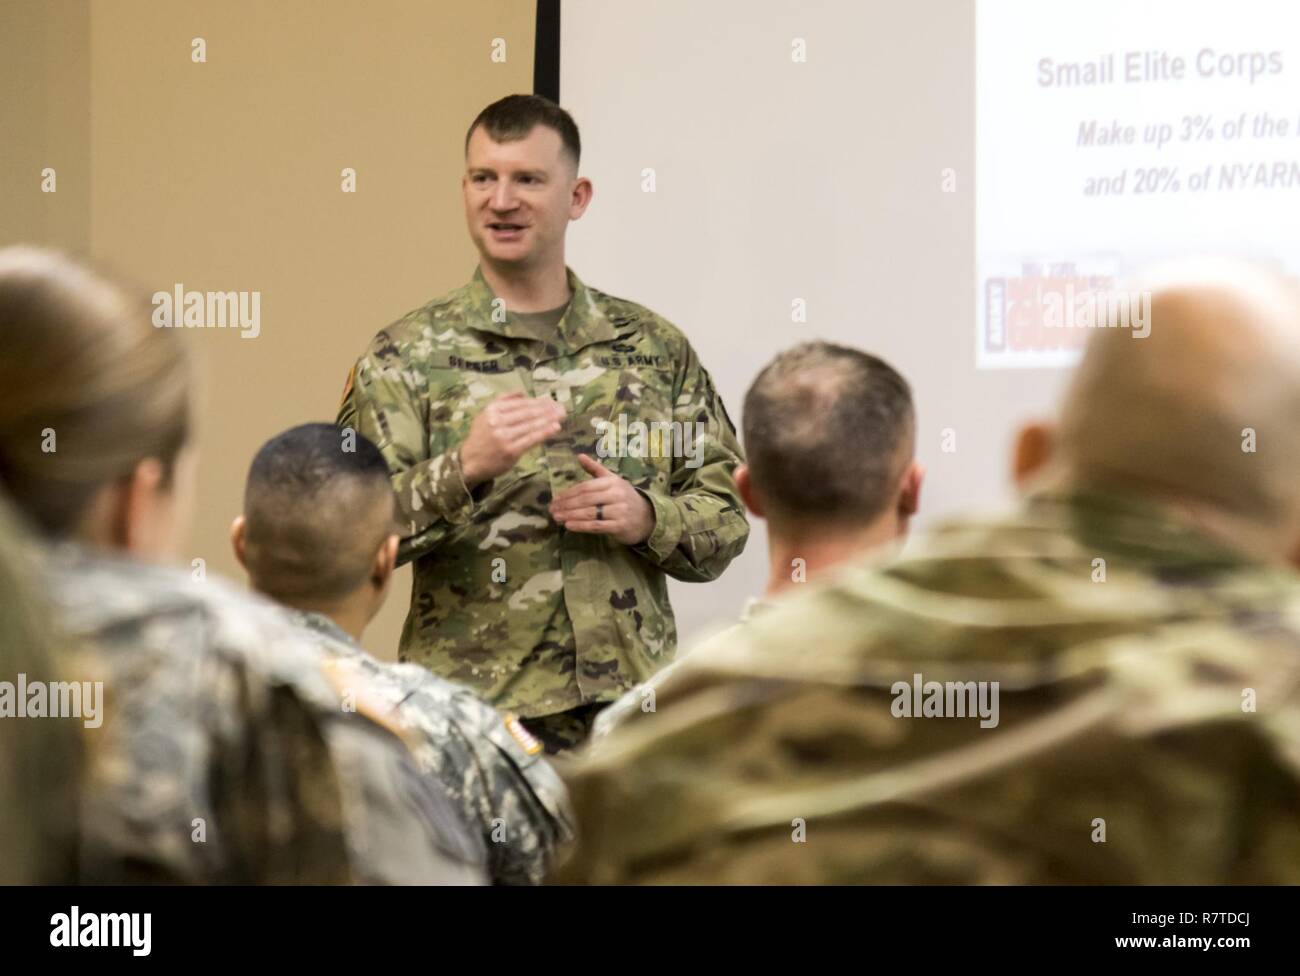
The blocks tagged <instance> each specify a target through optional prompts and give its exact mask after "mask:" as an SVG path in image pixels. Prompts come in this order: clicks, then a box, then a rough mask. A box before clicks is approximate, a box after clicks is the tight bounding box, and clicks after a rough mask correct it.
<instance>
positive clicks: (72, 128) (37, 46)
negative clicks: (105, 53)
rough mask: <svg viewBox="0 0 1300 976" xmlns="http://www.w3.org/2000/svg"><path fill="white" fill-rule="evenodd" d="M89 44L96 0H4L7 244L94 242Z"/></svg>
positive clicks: (2, 213)
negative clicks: (46, 184) (48, 185)
mask: <svg viewBox="0 0 1300 976" xmlns="http://www.w3.org/2000/svg"><path fill="white" fill-rule="evenodd" d="M89 49H90V4H89V2H88V0H64V2H59V3H48V2H43V0H0V244H12V243H15V242H17V241H27V242H31V243H38V244H51V245H58V246H60V247H63V248H65V249H67V250H70V251H74V252H76V253H77V254H80V255H85V254H86V253H87V252H88V250H89V247H90V57H89ZM46 168H50V169H53V170H54V186H53V190H54V192H52V193H47V192H43V191H42V176H41V173H42V171H43V170H44V169H46Z"/></svg>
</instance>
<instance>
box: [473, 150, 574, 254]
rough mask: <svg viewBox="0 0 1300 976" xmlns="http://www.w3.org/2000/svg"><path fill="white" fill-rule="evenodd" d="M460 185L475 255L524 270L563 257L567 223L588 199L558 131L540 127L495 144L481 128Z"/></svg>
mask: <svg viewBox="0 0 1300 976" xmlns="http://www.w3.org/2000/svg"><path fill="white" fill-rule="evenodd" d="M461 186H462V188H463V190H464V193H465V220H466V222H467V223H468V224H469V235H470V237H471V238H472V239H473V241H474V245H475V246H476V247H477V248H478V250H479V253H480V254H481V255H483V257H484V258H485V259H487V260H489V261H492V262H494V263H496V264H507V265H514V266H516V267H525V268H526V267H532V266H537V265H541V264H545V263H546V262H548V261H550V260H552V259H554V258H555V257H556V256H557V255H558V256H560V257H561V259H562V256H563V253H564V232H565V230H567V228H568V224H569V221H570V220H576V219H577V218H578V217H580V216H582V213H583V211H584V210H586V208H587V200H588V199H589V198H590V183H588V181H587V180H585V179H582V180H580V179H578V177H577V174H576V173H575V172H574V169H573V162H572V160H571V159H570V158H569V156H568V155H567V154H566V153H565V152H564V143H563V142H562V141H561V140H560V134H559V133H558V132H556V131H555V130H554V129H551V128H548V127H547V126H544V125H535V126H533V130H532V131H531V132H530V133H528V135H527V136H526V137H525V138H523V139H517V140H515V141H514V142H495V141H493V139H492V137H491V136H489V135H488V134H487V130H486V129H484V128H483V127H482V126H480V127H479V128H477V129H475V130H474V134H473V135H472V136H470V139H469V147H468V149H467V150H466V152H465V177H464V179H463V180H462V181H461Z"/></svg>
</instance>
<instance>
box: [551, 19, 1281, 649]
mask: <svg viewBox="0 0 1300 976" xmlns="http://www.w3.org/2000/svg"><path fill="white" fill-rule="evenodd" d="M1296 6H1297V7H1300V4H1297V5H1296ZM561 18H562V19H561V58H560V97H561V101H562V102H563V103H564V105H565V106H566V107H567V108H568V109H569V110H570V111H571V112H572V113H573V114H574V117H575V118H576V120H577V122H578V125H579V126H580V128H581V130H582V136H583V166H582V168H583V171H584V172H585V173H586V175H588V176H589V177H591V178H592V180H593V181H594V184H595V196H594V199H593V202H592V205H591V208H590V209H589V210H588V212H587V214H586V215H585V216H584V217H583V218H582V220H581V221H580V222H579V223H578V224H576V225H574V226H573V227H572V229H571V230H570V234H569V262H570V264H571V265H572V266H573V267H574V269H575V270H576V271H577V272H578V273H579V274H580V275H581V276H582V277H583V278H584V280H586V281H588V282H590V283H591V284H593V285H595V286H596V287H598V288H601V289H603V290H605V291H608V292H611V293H613V294H615V295H620V296H622V297H626V298H629V299H632V300H635V301H638V302H641V303H642V304H645V305H648V306H650V307H651V308H653V309H655V310H656V311H657V312H659V313H660V314H662V315H665V316H667V317H668V318H669V319H670V320H671V321H673V322H674V323H675V324H676V325H677V326H678V327H680V328H681V329H682V330H683V331H684V332H685V333H686V335H687V336H688V337H689V338H690V340H691V341H692V343H693V344H694V345H695V347H696V349H697V350H698V351H699V353H700V356H701V358H702V360H703V362H704V364H705V365H706V366H707V368H708V369H709V371H710V372H711V374H712V375H713V377H714V380H715V382H716V384H717V386H718V388H719V390H720V391H721V393H722V396H723V398H724V400H725V402H726V404H727V406H728V408H729V410H730V413H731V416H732V417H733V419H734V420H735V421H736V422H737V423H738V424H739V422H740V406H741V400H742V398H743V395H744V391H745V389H746V388H747V387H748V385H749V382H750V380H751V379H752V378H753V377H754V375H755V374H756V373H757V371H758V370H759V368H761V367H762V366H763V364H764V363H766V362H767V361H768V360H769V359H771V357H772V356H773V355H775V354H776V353H777V352H778V351H780V350H782V349H785V348H788V347H790V346H792V345H794V344H796V343H798V342H801V341H803V340H806V339H813V338H823V339H829V340H832V341H837V342H844V343H848V344H851V345H855V346H858V347H860V348H863V349H866V350H868V351H870V352H873V353H876V354H877V355H880V356H883V357H884V358H885V359H887V360H888V361H889V362H891V363H892V364H893V365H894V366H895V367H897V368H898V369H899V370H900V371H901V372H902V373H903V374H904V375H905V376H906V377H907V378H908V380H909V381H910V382H911V384H912V388H913V393H914V395H915V398H916V404H917V411H918V445H917V450H918V454H919V457H920V460H921V461H922V462H923V463H924V464H925V465H926V468H927V478H926V482H925V487H924V490H923V492H922V499H921V503H922V509H921V516H920V518H919V520H918V524H919V525H921V526H924V525H925V524H926V523H927V522H930V521H932V520H934V519H935V518H939V517H942V516H945V515H949V514H952V513H954V512H960V511H969V510H971V509H988V508H990V507H992V506H997V505H1000V504H1003V503H1005V502H1006V501H1007V500H1008V499H1009V497H1010V492H1009V479H1008V476H1007V471H1008V466H1009V455H1010V449H1011V444H1012V439H1013V436H1014V433H1015V430H1016V428H1017V425H1018V424H1019V423H1020V422H1021V421H1023V420H1026V419H1030V418H1032V417H1035V416H1041V415H1044V414H1048V413H1050V411H1051V409H1052V407H1053V406H1054V404H1055V403H1056V401H1057V399H1058V397H1059V395H1060V393H1061V391H1062V389H1063V386H1064V383H1065V381H1066V379H1067V378H1068V371H1067V370H1066V369H1064V368H1063V367H1065V366H1067V365H1069V364H1070V363H1071V362H1072V361H1073V360H1074V358H1076V357H1077V343H1078V341H1079V339H1081V338H1082V337H1084V336H1085V335H1086V329H1078V328H1069V327H1062V328H1054V327H1052V326H1050V325H1049V324H1047V323H1046V322H1045V321H1044V320H1045V318H1046V316H1045V314H1044V309H1046V308H1048V307H1050V306H1048V305H1047V304H1046V303H1045V302H1044V300H1043V295H1044V293H1045V292H1047V293H1050V292H1052V291H1053V290H1056V291H1058V292H1060V293H1062V294H1068V293H1069V291H1078V292H1082V291H1084V290H1086V289H1087V288H1101V287H1106V286H1107V285H1108V284H1109V283H1110V282H1112V281H1113V280H1115V279H1118V278H1122V276H1123V275H1124V274H1125V273H1127V272H1128V271H1130V270H1131V269H1132V268H1133V267H1135V266H1137V265H1140V264H1141V263H1143V262H1145V261H1148V260H1151V259H1153V258H1157V257H1160V256H1162V255H1165V254H1170V253H1175V252H1178V251H1182V250H1186V249H1189V248H1196V249H1214V250H1219V251H1223V250H1228V251H1235V252H1249V253H1258V254H1264V255H1266V256H1268V257H1270V258H1273V259H1276V260H1279V261H1284V262H1287V263H1292V261H1293V258H1294V256H1295V255H1294V251H1295V249H1294V248H1293V247H1292V246H1291V245H1290V243H1289V241H1291V240H1294V239H1296V237H1297V233H1296V231H1295V230H1294V229H1293V228H1294V226H1295V220H1294V219H1292V218H1294V216H1295V215H1296V211H1295V208H1296V206H1297V205H1296V203H1295V202H1293V201H1295V200H1297V199H1298V197H1297V194H1300V182H1295V183H1292V182H1289V181H1290V180H1291V179H1292V177H1291V176H1290V175H1289V174H1290V173H1291V172H1292V166H1293V163H1292V162H1291V161H1292V160H1293V159H1296V158H1300V154H1297V152H1296V150H1295V148H1293V147H1300V142H1298V141H1297V128H1298V127H1300V99H1297V98H1296V95H1297V93H1298V91H1300V89H1298V88H1297V84H1298V83H1300V74H1298V73H1297V72H1300V32H1298V31H1297V30H1295V27H1296V26H1297V24H1296V19H1297V14H1296V13H1293V12H1291V5H1290V4H1286V3H1259V2H1253V0H1252V2H1241V0H1238V2H1232V3H1226V2H1224V3H1208V2H1188V0H1179V2H1172V0H1170V2H1143V3H1138V2H1127V3H1124V2H1113V0H1105V2H1096V0H1094V2H1089V3H1086V4H1085V3H1078V2H1051V0H1034V2H993V0H989V2H981V3H978V4H976V3H974V2H961V0H909V2H908V3H896V2H889V3H881V2H867V3H864V2H860V0H857V2H855V0H822V2H815V0H808V2H800V3H791V2H788V0H711V2H709V3H699V2H695V0H657V2H656V3H653V4H642V3H634V2H631V0H564V2H563V3H562V5H561ZM1205 49H1209V50H1211V51H1212V52H1213V53H1212V54H1211V55H1203V54H1202V51H1203V50H1205ZM1132 52H1137V55H1138V58H1137V61H1136V67H1134V63H1135V62H1134V60H1133V58H1132V57H1131V54H1132ZM1152 52H1154V56H1153V57H1152V58H1147V57H1144V55H1146V54H1150V53H1152ZM1256 53H1260V54H1262V55H1263V61H1260V60H1259V59H1258V58H1256V57H1254V55H1255V54H1256ZM1162 55H1163V57H1162ZM1175 59H1181V68H1177V69H1176V68H1175V67H1174V65H1175ZM1089 64H1091V65H1092V66H1093V67H1092V69H1091V74H1089V68H1088V65H1089ZM1106 66H1109V67H1106ZM1103 69H1104V70H1105V71H1106V74H1105V75H1104V76H1103V74H1102V71H1103ZM1130 70H1132V71H1136V72H1137V73H1138V74H1137V76H1136V78H1137V80H1132V81H1130V80H1128V78H1129V77H1130V76H1129V72H1130ZM1176 71H1177V72H1179V76H1178V77H1174V76H1173V73H1174V72H1176ZM1088 78H1091V82H1089V81H1088V80H1087V79H1088ZM1049 79H1050V84H1048V83H1046V82H1047V81H1048V80H1049ZM1264 114H1267V115H1268V117H1269V118H1270V119H1272V120H1274V122H1275V123H1276V125H1277V127H1278V128H1277V129H1276V130H1273V134H1271V135H1269V134H1261V135H1256V134H1255V131H1256V126H1257V125H1259V126H1265V125H1266V123H1263V122H1258V121H1257V120H1258V119H1259V118H1261V116H1262V115H1264ZM1243 118H1244V122H1242V123H1241V128H1242V131H1241V132H1239V133H1238V134H1236V135H1231V133H1230V132H1229V131H1228V127H1229V126H1230V124H1231V126H1234V127H1235V126H1236V125H1237V123H1238V121H1239V120H1242V119H1243ZM1283 122H1286V125H1287V127H1286V130H1285V132H1283V130H1282V128H1281V126H1282V123H1283ZM1164 126H1168V128H1167V129H1166V128H1164ZM1152 127H1155V128H1152ZM1130 129H1131V130H1132V133H1131V135H1132V141H1131V143H1130V142H1128V141H1127V140H1128V138H1129V132H1128V130H1130ZM1148 131H1150V132H1151V133H1152V134H1153V137H1154V139H1155V141H1147V134H1148ZM1081 132H1082V133H1083V135H1081ZM1117 133H1118V134H1117ZM1081 138H1082V139H1084V141H1085V144H1083V145H1080V144H1079V140H1080V139H1081ZM977 163H978V165H977ZM1261 165H1263V167H1264V169H1263V171H1262V172H1263V175H1262V176H1261V169H1260V166H1261ZM1241 167H1245V168H1244V169H1242V168H1241ZM1207 173H1208V175H1205V174H1207ZM1202 176H1204V179H1202ZM1194 179H1195V181H1196V183H1197V186H1199V187H1200V188H1199V189H1194V188H1193V180H1194ZM1261 180H1262V181H1263V182H1261ZM1139 186H1140V187H1141V190H1139V189H1138V188H1139ZM1292 266H1293V267H1294V264H1292ZM1067 286H1068V290H1067ZM1076 286H1077V287H1076ZM990 296H992V297H993V299H996V300H997V301H998V302H999V303H1000V304H998V305H996V306H995V305H993V304H992V303H991V299H990ZM1005 367H1016V368H1005ZM753 524H754V531H753V534H752V535H751V538H750V542H749V546H748V548H747V550H746V552H745V554H744V555H743V556H742V557H741V558H740V559H738V560H737V561H736V562H735V563H734V564H733V565H732V567H731V569H729V570H728V572H727V573H726V574H725V575H724V576H723V577H722V579H721V580H720V581H719V582H717V583H713V584H709V585H707V586H699V585H686V584H680V585H679V584H674V586H673V591H672V593H673V603H674V606H675V607H676V609H677V611H678V617H679V622H680V625H681V632H682V638H683V641H684V642H685V643H689V642H690V640H691V638H692V635H693V634H697V633H698V631H699V629H700V628H702V627H703V626H705V625H706V624H708V623H710V622H712V621H718V620H724V619H726V618H728V617H733V618H734V616H735V614H736V613H737V612H738V611H739V609H740V607H741V606H742V604H743V602H744V600H745V598H746V597H748V596H750V595H755V594H757V593H758V592H759V591H760V590H761V589H762V587H763V583H764V579H765V577H766V573H767V563H766V558H765V557H766V553H765V547H766V540H765V536H764V532H763V526H762V522H761V521H758V520H756V521H755V522H754V523H753Z"/></svg>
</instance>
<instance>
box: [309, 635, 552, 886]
mask: <svg viewBox="0 0 1300 976" xmlns="http://www.w3.org/2000/svg"><path fill="white" fill-rule="evenodd" d="M287 612H288V613H289V615H290V618H291V619H292V620H294V622H295V623H296V624H297V625H298V626H300V627H304V628H306V629H307V630H309V631H311V633H312V637H313V639H314V640H315V641H316V642H317V644H318V646H319V647H320V648H321V650H322V651H324V652H325V653H326V654H328V655H329V656H330V658H331V659H332V665H333V666H334V668H335V669H336V670H337V672H338V673H339V675H340V677H341V681H340V683H341V685H342V687H344V688H347V687H349V685H350V684H351V675H352V674H360V675H361V681H362V683H363V684H367V685H370V686H371V687H373V688H374V689H375V693H376V694H377V695H378V696H379V701H377V702H376V706H377V709H378V710H380V711H381V712H383V713H384V714H389V715H393V717H395V718H396V719H397V720H398V721H400V722H401V723H402V724H404V725H405V726H406V727H407V728H408V729H410V730H411V731H412V732H415V733H418V741H417V745H416V746H415V748H414V749H413V752H414V754H415V757H416V759H417V760H418V761H419V763H420V766H421V767H422V768H423V769H427V770H429V771H430V772H432V773H433V774H434V775H435V776H437V777H438V780H439V782H441V783H442V785H443V786H444V787H445V789H446V790H447V792H448V794H449V795H450V796H451V797H452V800H453V801H454V802H455V803H456V805H457V807H458V809H459V810H460V812H461V814H462V817H463V819H464V821H465V823H466V824H467V825H469V826H470V827H471V828H473V829H476V830H477V831H478V832H479V833H480V834H481V835H482V837H483V841H484V844H485V846H486V848H487V851H488V861H489V871H490V874H491V876H492V879H493V880H494V881H496V882H498V883H501V884H540V883H541V882H542V880H543V878H544V877H545V876H546V871H547V868H548V865H549V863H550V860H551V856H552V854H553V853H554V852H555V849H556V847H557V846H559V845H560V844H563V843H567V842H568V841H570V840H571V839H572V838H573V823H572V819H573V815H572V812H571V811H570V809H569V794H568V790H566V789H565V786H564V782H563V781H562V780H561V779H560V777H559V775H558V774H557V773H556V772H555V771H554V770H553V769H552V768H551V766H550V764H549V763H548V762H547V761H546V760H545V759H543V758H542V757H541V756H540V755H539V753H540V752H541V751H542V748H541V745H540V744H539V743H538V742H537V741H536V740H535V739H532V737H531V736H529V735H528V733H527V732H526V731H525V730H524V729H523V728H522V727H521V726H520V725H519V721H518V719H515V718H513V717H512V716H504V717H503V716H502V715H500V714H498V713H497V711H496V710H495V709H493V708H492V707H491V706H490V705H487V704H485V703H484V702H482V701H480V700H479V699H478V698H477V697H475V695H474V693H473V692H471V691H470V690H469V689H467V688H462V687H460V686H459V685H455V684H452V683H451V682H450V681H446V680H444V679H442V678H439V677H438V676H437V675H435V674H432V673H430V672H429V671H427V670H426V669H424V668H422V667H420V666H419V665H417V664H386V663H384V662H381V661H378V660H376V659H375V658H373V657H371V656H370V655H369V654H367V653H366V652H365V650H364V649H363V648H362V647H361V646H360V645H359V644H358V643H357V642H356V641H355V640H353V639H352V638H351V637H350V636H349V635H348V634H347V633H346V632H345V631H344V630H342V629H341V628H340V627H339V626H338V624H336V623H334V621H333V620H331V619H330V618H329V617H326V616H324V615H323V614H319V613H309V612H304V611H301V610H289V611H287Z"/></svg>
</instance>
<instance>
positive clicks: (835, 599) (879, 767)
mask: <svg viewBox="0 0 1300 976" xmlns="http://www.w3.org/2000/svg"><path fill="white" fill-rule="evenodd" d="M1098 559H1103V560H1105V562H1104V564H1103V563H1097V562H1094V561H1095V560H1098ZM1103 569H1104V573H1105V579H1104V582H1100V581H1099V582H1094V579H1098V578H1099V572H1100V571H1101V570H1103ZM915 674H921V675H923V677H924V679H925V680H926V681H937V682H948V681H954V682H967V681H985V680H986V681H997V682H1000V704H999V713H1000V714H999V724H997V725H996V726H995V727H993V728H981V726H980V720H979V719H978V718H929V719H919V718H904V717H897V718H896V717H894V714H893V712H892V711H891V708H892V706H893V704H894V693H893V685H894V683H895V682H900V681H901V682H904V683H906V685H909V686H910V685H911V683H912V682H913V680H914V675H915ZM1252 707H1254V708H1255V709H1257V710H1251V708H1252ZM570 789H571V795H572V798H573V801H574V806H575V809H576V811H577V814H578V829H579V832H580V835H581V838H582V840H581V842H580V849H579V853H578V855H577V857H576V858H575V859H574V860H573V861H571V862H570V864H569V865H568V866H567V870H565V871H564V872H562V875H561V878H562V880H587V881H594V882H679V881H691V882H724V883H725V882H759V883H766V882H780V883H852V882H889V883H906V882H978V883H989V882H993V883H1001V882H1006V883H1021V882H1075V883H1092V882H1123V883H1141V884H1151V883H1160V884H1186V883H1197V884H1205V883H1225V882H1238V883H1239V882H1287V883H1295V882H1297V881H1300V583H1298V579H1297V577H1296V575H1295V574H1294V573H1293V572H1292V571H1290V570H1289V569H1288V568H1285V567H1280V566H1279V567H1267V566H1263V565H1259V564H1254V563H1251V562H1249V561H1247V560H1245V559H1244V558H1243V557H1242V556H1239V555H1237V554H1235V553H1233V552H1231V551H1228V550H1226V549H1224V548H1221V547H1220V546H1219V545H1218V544H1216V543H1215V542H1213V541H1211V540H1210V539H1209V538H1208V537H1204V536H1202V535H1200V534H1199V533H1197V532H1195V531H1193V530H1191V529H1189V528H1187V527H1185V526H1184V525H1183V524H1182V523H1180V522H1178V521H1175V520H1174V519H1172V518H1171V517H1169V516H1168V515H1166V514H1165V513H1164V512H1162V511H1161V510H1160V509H1158V508H1155V507H1152V506H1147V505H1142V504H1139V503H1134V502H1123V501H1120V500H1117V499H1114V498H1105V497H1102V496H1099V495H1095V494H1086V493H1076V494H1061V495H1050V496H1049V495H1044V496H1041V497H1039V498H1037V499H1035V500H1034V501H1032V502H1031V503H1029V504H1027V505H1026V507H1025V508H1024V509H1023V510H1022V512H1021V514H1020V515H1018V516H1015V517H1011V518H1009V519H1007V520H1004V521H1001V522H982V523H981V522H970V523H955V524H953V525H951V526H948V527H946V528H944V529H941V530H939V531H936V532H935V533H933V534H931V535H930V536H929V537H928V538H926V539H925V540H924V541H920V544H919V545H914V547H913V548H912V550H911V552H910V553H909V555H907V556H905V557H903V558H902V559H901V560H900V561H898V562H897V563H895V564H893V565H891V566H890V567H888V568H886V569H884V570H883V571H869V570H865V569H862V568H860V567H854V568H853V569H851V570H849V571H848V572H846V573H844V574H842V575H837V576H836V577H834V578H832V580H831V581H829V582H828V584H827V585H824V586H822V585H819V586H817V587H816V588H810V589H809V590H808V591H807V592H805V593H803V594H800V595H798V596H795V597H793V598H792V599H791V600H790V601H789V602H785V601H782V605H781V606H778V607H774V608H773V609H772V610H770V611H768V612H767V613H765V614H764V615H763V616H762V617H761V618H760V619H757V620H755V621H753V622H752V623H751V624H749V625H748V626H747V627H746V628H744V629H743V630H741V631H738V632H736V634H735V635H733V638H732V639H730V640H728V641H727V642H725V643H723V644H718V643H711V644H708V645H705V646H703V647H700V648H699V649H697V650H695V651H694V652H692V653H691V654H690V655H689V656H687V657H686V658H685V659H684V660H683V663H682V665H681V667H680V668H679V669H678V671H677V673H675V674H674V675H673V676H672V678H671V679H670V680H669V681H667V682H666V683H665V686H664V687H663V688H662V689H661V690H660V694H659V709H658V712H657V714H655V715H654V716H648V717H646V719H645V720H643V721H637V722H634V723H630V724H629V725H628V726H626V727H625V728H622V729H619V730H618V731H617V732H616V733H615V734H614V735H612V736H610V737H609V738H608V739H605V740H602V741H601V742H599V743H596V744H595V745H594V746H593V748H592V749H591V752H590V753H589V755H588V757H587V759H586V760H585V763H584V764H583V765H582V767H581V768H580V769H579V770H578V771H577V772H576V774H575V776H574V777H573V778H572V780H571V782H570ZM801 836H802V840H800V837H801ZM1103 838H1104V839H1103Z"/></svg>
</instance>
